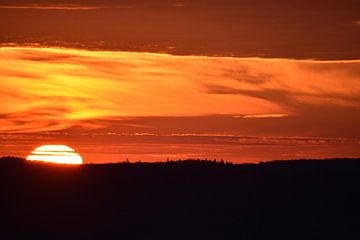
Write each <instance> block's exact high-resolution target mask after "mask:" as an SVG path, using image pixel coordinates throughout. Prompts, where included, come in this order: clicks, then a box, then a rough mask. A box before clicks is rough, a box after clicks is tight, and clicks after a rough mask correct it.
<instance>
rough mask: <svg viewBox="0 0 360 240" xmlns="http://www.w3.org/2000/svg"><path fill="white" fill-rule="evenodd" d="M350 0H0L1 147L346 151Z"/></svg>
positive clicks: (21, 150)
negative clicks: (46, 146) (50, 146)
mask: <svg viewBox="0 0 360 240" xmlns="http://www.w3.org/2000/svg"><path fill="white" fill-rule="evenodd" d="M359 16H360V6H359V1H357V0H344V1H326V0H318V1H297V2H296V1H278V0H251V1H250V0H211V1H200V0H199V1H191V0H182V1H174V0H156V1H146V0H131V1H128V0H121V1H118V0H102V1H98V0H89V1H83V0H71V1H70V0H64V1H61V2H55V1H52V0H44V1H39V0H4V1H2V2H1V4H0V144H1V147H0V156H2V155H15V156H20V157H26V156H27V155H28V153H29V152H30V151H31V150H33V149H35V148H36V147H38V146H41V145H45V144H64V145H69V146H74V147H75V148H76V149H77V150H78V151H79V152H81V155H82V156H83V157H84V161H85V162H112V161H119V160H120V161H121V160H125V159H126V158H128V159H129V160H130V161H138V160H142V161H161V160H166V159H167V158H170V159H179V158H182V159H184V158H209V159H213V158H217V159H225V160H229V161H235V162H257V161H263V160H271V159H297V158H325V157H359V156H360V150H359V143H360V128H359V127H358V125H359V122H360V111H359V110H360V55H359V53H360V45H359V42H360V28H359V26H360V25H359V24H358V23H359V20H360V19H359Z"/></svg>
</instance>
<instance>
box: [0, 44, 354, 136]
mask: <svg viewBox="0 0 360 240" xmlns="http://www.w3.org/2000/svg"><path fill="white" fill-rule="evenodd" d="M0 63H1V64H0V75H1V79H0V89H1V90H0V100H1V103H2V107H1V109H0V114H2V115H3V116H4V117H3V118H2V120H1V121H2V124H1V126H2V127H1V128H0V131H19V132H21V131H34V132H36V131H47V130H60V129H65V128H69V127H72V126H84V127H88V128H98V127H106V126H108V125H111V123H106V122H104V121H102V122H101V123H96V122H93V124H90V122H89V121H90V120H91V121H93V120H96V119H116V118H129V117H131V118H138V117H157V116H158V117H191V116H207V115H229V116H245V119H248V120H251V119H254V121H255V120H256V118H260V119H261V118H263V119H271V118H284V117H285V116H293V115H296V116H301V115H303V114H310V111H309V109H315V110H314V111H313V110H312V112H311V114H314V120H316V119H319V118H320V117H321V116H319V115H316V112H321V110H322V109H327V108H329V107H330V106H331V107H332V108H334V109H335V111H340V110H341V109H343V108H348V109H353V110H354V111H358V110H359V108H360V84H359V77H358V75H357V74H355V73H356V71H358V69H359V67H360V61H312V60H309V61H296V60H289V59H259V58H226V57H196V56H172V55H167V54H151V53H136V52H119V51H89V50H76V49H60V48H36V47H2V48H0ZM334 109H333V110H334ZM333 110H332V111H333ZM347 117H349V118H351V115H348V116H347ZM86 122H87V124H86ZM128 124H133V123H128ZM144 125H147V124H144Z"/></svg>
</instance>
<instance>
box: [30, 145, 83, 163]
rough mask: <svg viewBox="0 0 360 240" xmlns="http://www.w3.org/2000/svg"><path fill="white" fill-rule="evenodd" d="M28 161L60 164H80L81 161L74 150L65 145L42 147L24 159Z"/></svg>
mask: <svg viewBox="0 0 360 240" xmlns="http://www.w3.org/2000/svg"><path fill="white" fill-rule="evenodd" d="M26 160H29V161H42V162H51V163H61V164H82V163H83V159H82V157H81V156H80V154H78V153H77V152H75V150H74V149H72V148H71V147H68V146H65V145H43V146H41V147H37V148H36V149H35V150H34V151H31V154H30V155H28V156H27V157H26Z"/></svg>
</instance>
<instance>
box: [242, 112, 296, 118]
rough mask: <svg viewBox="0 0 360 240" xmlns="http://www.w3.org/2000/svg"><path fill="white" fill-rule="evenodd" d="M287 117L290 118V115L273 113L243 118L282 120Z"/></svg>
mask: <svg viewBox="0 0 360 240" xmlns="http://www.w3.org/2000/svg"><path fill="white" fill-rule="evenodd" d="M287 116H289V114H279V113H278V114H276V113H272V114H258V115H245V116H243V118H282V117H287Z"/></svg>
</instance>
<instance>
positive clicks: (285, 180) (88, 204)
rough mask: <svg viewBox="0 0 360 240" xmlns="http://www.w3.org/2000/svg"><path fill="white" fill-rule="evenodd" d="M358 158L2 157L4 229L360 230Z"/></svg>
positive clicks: (103, 232)
mask: <svg viewBox="0 0 360 240" xmlns="http://www.w3.org/2000/svg"><path fill="white" fill-rule="evenodd" d="M359 183H360V159H345V158H344V159H340V158H338V159H327V160H305V159H303V160H292V161H272V162H261V163H259V164H232V163H226V162H215V161H205V160H202V161H198V160H183V161H170V162H159V163H140V162H138V163H126V162H124V163H114V164H84V165H81V166H65V165H56V164H44V163H33V162H27V161H25V160H24V159H20V158H14V157H5V158H0V213H1V218H0V219H1V222H0V230H1V232H0V236H1V237H0V238H1V239H25V238H26V239H360V222H359V217H360V207H359V202H360V188H359Z"/></svg>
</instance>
